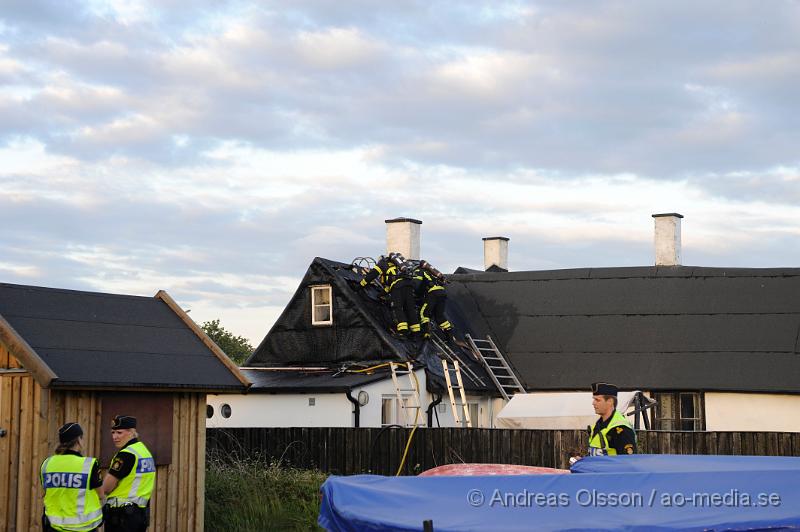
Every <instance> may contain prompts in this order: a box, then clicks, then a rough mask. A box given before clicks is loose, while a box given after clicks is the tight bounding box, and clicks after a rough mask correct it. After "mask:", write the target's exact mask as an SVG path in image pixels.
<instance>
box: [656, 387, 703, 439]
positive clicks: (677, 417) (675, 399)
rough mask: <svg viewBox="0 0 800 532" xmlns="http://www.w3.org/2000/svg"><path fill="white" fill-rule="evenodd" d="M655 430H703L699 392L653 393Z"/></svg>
mask: <svg viewBox="0 0 800 532" xmlns="http://www.w3.org/2000/svg"><path fill="white" fill-rule="evenodd" d="M653 398H654V399H655V400H656V401H658V405H656V423H655V428H656V429H657V430H691V431H696V430H705V416H704V414H703V410H704V408H703V396H702V394H701V393H700V392H667V393H654V394H653Z"/></svg>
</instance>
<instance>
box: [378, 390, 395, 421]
mask: <svg viewBox="0 0 800 532" xmlns="http://www.w3.org/2000/svg"><path fill="white" fill-rule="evenodd" d="M396 402H397V400H396V399H395V398H394V397H383V398H381V427H385V426H387V425H393V424H394V423H395V422H396V421H395V420H396V416H395V410H397V409H396V407H395V403H396Z"/></svg>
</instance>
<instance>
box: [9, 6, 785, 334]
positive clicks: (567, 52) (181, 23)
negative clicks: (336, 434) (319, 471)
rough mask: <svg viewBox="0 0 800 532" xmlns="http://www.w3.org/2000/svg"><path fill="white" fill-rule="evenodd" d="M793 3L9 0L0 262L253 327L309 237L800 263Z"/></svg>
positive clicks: (270, 318) (63, 282) (239, 330)
mask: <svg viewBox="0 0 800 532" xmlns="http://www.w3.org/2000/svg"><path fill="white" fill-rule="evenodd" d="M798 94H800V2H799V1H798V0H774V1H771V2H755V1H736V0H733V1H731V0H724V1H713V0H710V1H705V2H696V1H681V0H672V1H670V2H639V1H635V0H631V1H625V2H623V1H603V0H598V1H595V0H592V1H560V0H559V1H545V2H533V1H532V2H496V1H487V2H479V1H474V2H473V1H466V0H464V1H455V0H453V1H441V2H440V1H435V0H425V1H411V0H409V1H401V2H374V1H369V2H367V1H364V0H353V1H346V0H338V1H309V0H295V1H292V2H269V1H263V2H244V1H242V2H239V1H230V2H229V1H224V0H213V1H212V0H193V1H192V2H179V1H177V0H163V1H153V2H150V1H144V0H111V1H100V0H89V1H73V2H63V1H60V0H54V1H44V0H0V282H6V283H18V284H27V285H38V286H48V287H58V288H68V289H76V290H90V291H100V292H113V293H124V294H134V295H144V296H152V295H154V294H155V293H156V292H157V291H158V290H160V289H164V290H167V291H168V292H169V293H170V294H171V295H172V296H173V298H175V299H176V300H177V301H178V303H179V304H180V305H181V306H182V307H184V308H185V309H189V310H191V314H190V315H191V316H192V317H193V319H194V320H195V321H197V322H198V323H202V322H203V321H207V320H212V319H220V320H221V322H222V325H223V326H225V327H226V328H227V329H228V330H230V331H232V332H233V333H234V334H237V335H242V336H245V337H247V338H249V339H250V340H251V342H252V343H253V344H254V345H257V344H258V343H259V342H260V341H261V339H262V338H263V336H264V335H265V334H266V333H267V332H268V330H269V328H270V327H271V326H272V324H273V323H274V321H275V319H276V318H277V316H278V315H279V314H280V312H281V311H282V309H283V308H284V307H285V305H286V304H287V303H288V301H289V299H290V298H291V296H292V294H293V293H294V291H295V289H296V288H297V286H298V283H299V281H300V279H301V278H302V276H303V274H304V273H305V270H306V268H307V267H308V265H309V264H310V263H311V261H312V260H313V258H314V257H316V256H321V257H326V258H330V259H334V260H340V261H343V262H350V261H351V260H352V259H353V258H355V257H361V256H372V257H375V256H378V255H380V254H381V253H384V252H385V224H384V220H386V219H390V218H396V217H410V218H416V219H419V220H422V221H423V225H422V227H421V231H422V255H423V258H426V259H427V260H429V261H430V262H431V263H433V264H434V265H435V266H437V267H438V268H439V269H440V270H442V271H446V272H447V271H453V270H454V269H455V268H456V267H458V266H467V267H472V268H481V267H482V266H483V243H482V240H481V239H482V237H487V236H505V237H508V238H510V242H509V268H510V269H511V270H517V271H520V270H542V269H560V268H582V267H612V266H645V265H652V264H653V263H654V251H653V219H652V217H651V215H652V214H655V213H664V212H678V213H681V214H682V215H684V216H685V218H684V219H683V221H682V235H683V237H682V244H683V248H682V254H683V264H685V265H694V266H715V267H800V207H798V205H800V150H799V149H798V146H800V98H798Z"/></svg>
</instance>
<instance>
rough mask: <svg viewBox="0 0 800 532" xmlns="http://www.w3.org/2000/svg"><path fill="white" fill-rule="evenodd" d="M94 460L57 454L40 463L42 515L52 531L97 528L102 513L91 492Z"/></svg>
mask: <svg viewBox="0 0 800 532" xmlns="http://www.w3.org/2000/svg"><path fill="white" fill-rule="evenodd" d="M95 462H96V460H95V459H94V458H89V457H83V456H76V455H74V454H56V455H53V456H51V457H50V458H48V459H47V460H45V461H44V462H43V463H42V468H41V482H42V487H43V488H44V513H45V515H47V518H48V519H49V520H50V526H51V527H52V528H54V529H55V530H63V531H72V530H92V529H94V528H97V527H98V526H100V523H101V522H102V520H103V509H102V507H101V506H100V497H99V496H98V495H97V491H96V490H94V489H92V488H91V482H92V479H91V473H92V468H93V466H94V464H95Z"/></svg>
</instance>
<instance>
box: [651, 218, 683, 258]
mask: <svg viewBox="0 0 800 532" xmlns="http://www.w3.org/2000/svg"><path fill="white" fill-rule="evenodd" d="M653 218H654V219H655V236H654V241H655V251H656V266H680V265H681V218H683V216H682V215H680V214H678V213H676V212H668V213H664V214H654V215H653Z"/></svg>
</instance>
